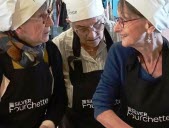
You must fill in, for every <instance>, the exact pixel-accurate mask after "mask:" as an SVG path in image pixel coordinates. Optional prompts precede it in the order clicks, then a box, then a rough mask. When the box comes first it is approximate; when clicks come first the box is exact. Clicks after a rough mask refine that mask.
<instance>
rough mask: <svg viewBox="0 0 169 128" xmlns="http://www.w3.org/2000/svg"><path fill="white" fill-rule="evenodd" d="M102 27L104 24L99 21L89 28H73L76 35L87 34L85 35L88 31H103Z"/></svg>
mask: <svg viewBox="0 0 169 128" xmlns="http://www.w3.org/2000/svg"><path fill="white" fill-rule="evenodd" d="M104 25H105V24H104V23H103V22H102V21H101V20H99V21H98V22H96V23H95V24H94V25H91V26H89V27H79V28H75V32H76V33H77V34H87V33H89V30H91V31H95V32H100V31H102V30H104Z"/></svg>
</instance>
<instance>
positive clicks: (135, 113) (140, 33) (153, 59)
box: [93, 0, 169, 128]
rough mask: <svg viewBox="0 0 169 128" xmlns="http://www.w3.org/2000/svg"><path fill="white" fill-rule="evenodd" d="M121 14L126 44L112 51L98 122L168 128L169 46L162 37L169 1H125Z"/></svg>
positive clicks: (119, 26)
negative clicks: (117, 108) (117, 100)
mask: <svg viewBox="0 0 169 128" xmlns="http://www.w3.org/2000/svg"><path fill="white" fill-rule="evenodd" d="M118 14H119V17H118V18H117V23H116V25H115V26H114V30H115V31H116V32H118V33H119V34H120V35H121V38H122V42H120V43H116V44H115V45H113V46H112V47H111V48H110V50H109V55H108V58H107V61H106V65H105V70H104V72H103V74H102V77H101V80H100V83H99V85H98V87H97V89H96V92H95V94H94V96H93V104H94V107H95V117H96V119H97V120H98V121H99V122H101V123H102V124H103V125H104V126H105V127H107V128H131V127H134V128H167V127H169V109H168V108H169V103H168V97H169V86H168V84H169V79H168V77H169V68H168V67H169V42H168V41H167V40H166V39H165V38H164V37H162V35H161V32H162V30H165V29H167V28H169V22H168V21H169V1H168V0H160V1H159V0H139V1H138V0H120V1H119V5H118ZM118 98H119V99H120V101H121V102H120V107H119V111H118V112H117V113H116V114H115V112H114V106H113V105H114V103H115V101H116V99H118Z"/></svg>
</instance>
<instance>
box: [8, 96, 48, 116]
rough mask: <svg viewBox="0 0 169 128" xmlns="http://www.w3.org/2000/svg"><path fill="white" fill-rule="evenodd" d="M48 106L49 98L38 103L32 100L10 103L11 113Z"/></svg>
mask: <svg viewBox="0 0 169 128" xmlns="http://www.w3.org/2000/svg"><path fill="white" fill-rule="evenodd" d="M47 104H48V98H46V99H41V100H40V101H38V102H33V101H32V99H25V100H23V101H18V102H12V103H9V113H14V112H20V111H24V110H30V109H34V108H39V107H41V106H44V105H47Z"/></svg>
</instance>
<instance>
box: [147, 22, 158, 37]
mask: <svg viewBox="0 0 169 128" xmlns="http://www.w3.org/2000/svg"><path fill="white" fill-rule="evenodd" d="M146 29H147V33H148V34H151V33H153V32H154V31H155V29H156V28H155V27H154V25H152V23H150V22H149V21H147V23H146Z"/></svg>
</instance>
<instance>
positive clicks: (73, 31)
mask: <svg viewBox="0 0 169 128" xmlns="http://www.w3.org/2000/svg"><path fill="white" fill-rule="evenodd" d="M64 2H65V3H66V7H67V12H68V18H69V20H70V21H71V25H72V28H70V29H69V30H67V31H66V32H63V33H62V34H61V35H59V36H57V37H55V38H54V39H53V42H54V43H55V44H56V45H57V46H58V48H59V50H60V52H61V55H62V58H63V70H64V78H65V82H66V88H67V94H68V98H69V105H68V109H67V112H66V115H65V118H64V120H63V126H61V127H64V128H102V127H103V126H102V125H101V124H99V123H98V122H96V120H95V119H94V115H93V105H92V100H91V99H92V96H93V93H94V91H95V88H96V86H97V84H98V82H99V79H100V75H101V73H102V70H103V68H104V65H105V60H106V56H107V51H108V49H109V47H110V46H111V44H112V43H113V41H112V40H111V37H110V35H109V34H108V32H107V31H106V29H105V28H104V24H105V18H104V9H103V5H102V1H101V0H65V1H64Z"/></svg>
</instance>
